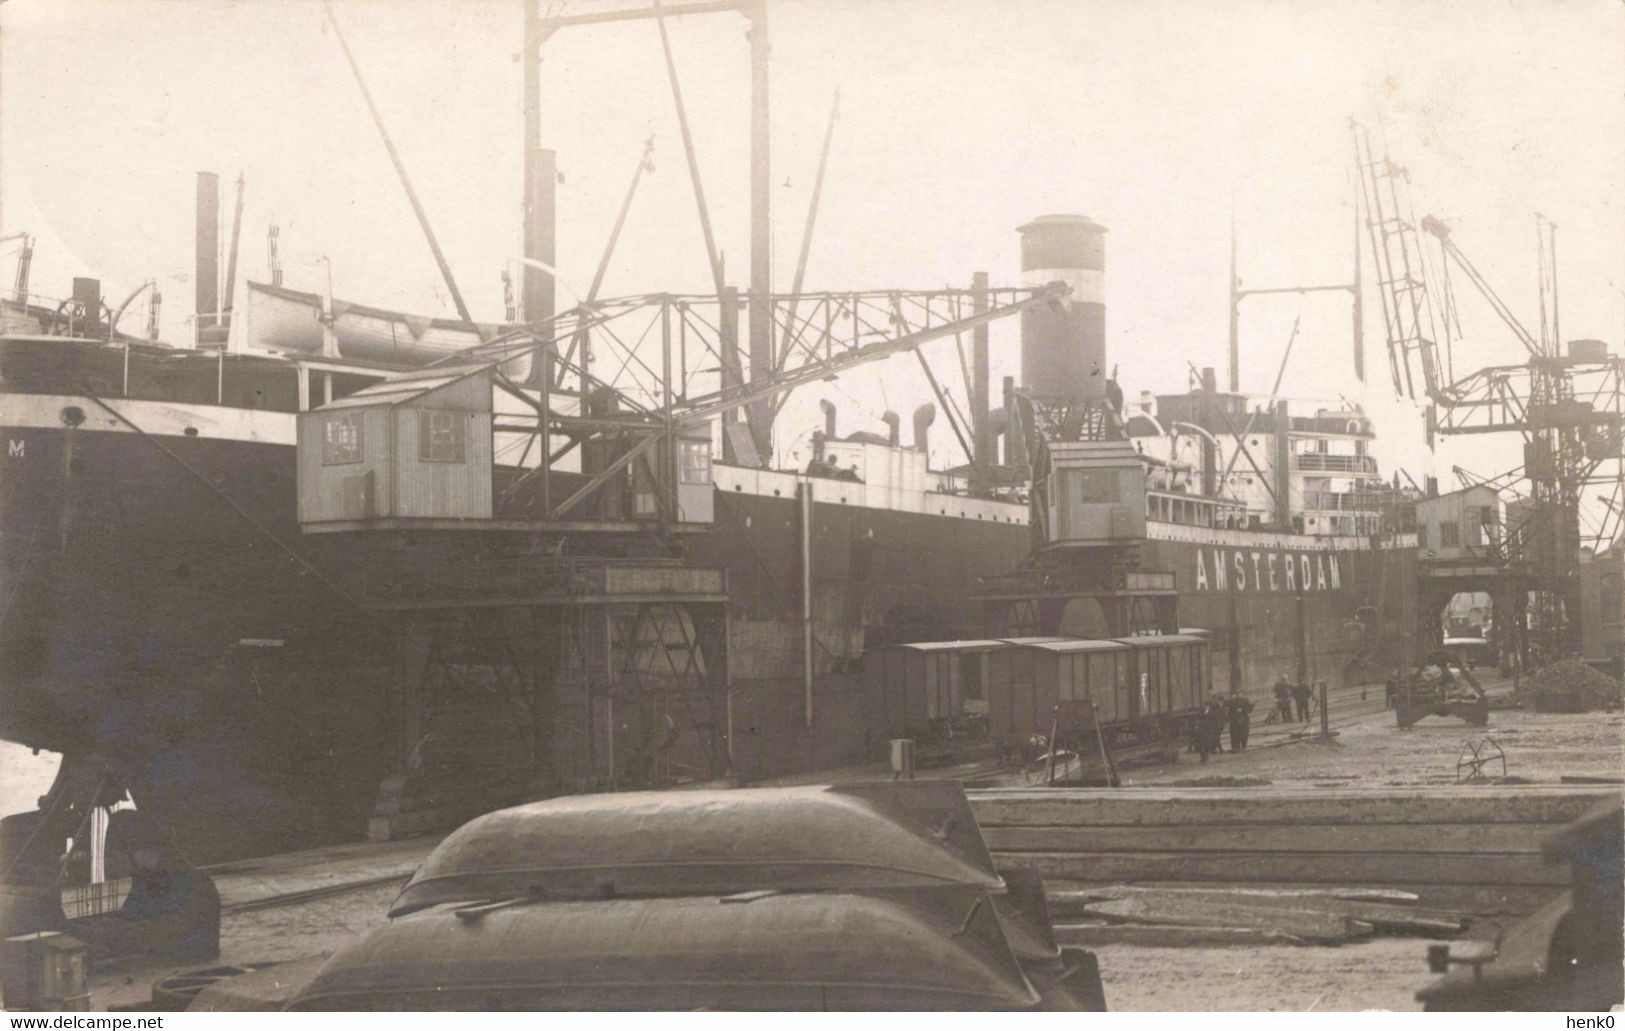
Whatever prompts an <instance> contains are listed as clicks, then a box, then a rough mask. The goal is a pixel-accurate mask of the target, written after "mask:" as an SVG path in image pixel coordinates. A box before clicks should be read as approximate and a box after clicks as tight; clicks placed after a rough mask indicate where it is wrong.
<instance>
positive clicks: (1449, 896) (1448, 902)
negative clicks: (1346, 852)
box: [1044, 878, 1568, 917]
mask: <svg viewBox="0 0 1625 1031" xmlns="http://www.w3.org/2000/svg"><path fill="white" fill-rule="evenodd" d="M1110 886H1111V882H1106V883H1105V884H1097V883H1091V882H1085V881H1074V880H1068V879H1065V878H1045V880H1044V887H1045V890H1046V891H1047V892H1048V893H1049V897H1050V898H1052V899H1053V898H1054V897H1055V895H1056V893H1058V892H1064V891H1093V890H1096V889H1098V888H1101V887H1110ZM1134 886H1135V887H1143V888H1167V889H1172V890H1175V891H1219V890H1223V891H1250V892H1262V891H1274V892H1293V891H1308V892H1317V893H1322V892H1332V893H1336V892H1339V891H1345V890H1350V889H1352V890H1356V891H1359V890H1367V891H1390V890H1394V891H1400V892H1401V894H1402V895H1410V896H1413V897H1415V898H1416V904H1417V905H1420V906H1425V907H1427V908H1429V909H1448V910H1451V911H1452V912H1457V913H1468V914H1471V915H1472V916H1474V917H1519V916H1524V915H1526V914H1529V913H1533V912H1534V911H1535V910H1537V909H1539V908H1540V907H1541V906H1543V905H1545V904H1546V902H1548V901H1549V900H1551V899H1552V897H1553V896H1555V895H1560V894H1562V893H1563V892H1564V891H1565V890H1566V889H1567V887H1568V885H1566V884H1563V885H1555V886H1554V885H1482V884H1425V883H1421V882H1416V883H1411V884H1406V883H1405V882H1403V881H1395V882H1392V888H1388V887H1378V886H1375V885H1370V884H1367V883H1365V882H1363V881H1352V882H1348V883H1343V884H1339V883H1336V882H1331V883H1321V884H1294V885H1278V884H1261V883H1259V882H1257V881H1250V882H1247V881H1226V880H1202V881H1196V882H1191V881H1173V880H1158V879H1155V878H1146V879H1140V878H1135V879H1134ZM1401 889H1403V890H1401ZM1373 901H1389V902H1405V901H1406V899H1404V898H1400V899H1387V900H1378V899H1375V898H1374V899H1373Z"/></svg>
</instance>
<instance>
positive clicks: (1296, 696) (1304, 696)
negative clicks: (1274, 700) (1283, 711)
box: [1292, 680, 1309, 723]
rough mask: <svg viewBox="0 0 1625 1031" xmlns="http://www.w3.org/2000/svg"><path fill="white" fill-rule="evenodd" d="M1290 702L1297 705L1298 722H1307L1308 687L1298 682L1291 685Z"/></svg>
mask: <svg viewBox="0 0 1625 1031" xmlns="http://www.w3.org/2000/svg"><path fill="white" fill-rule="evenodd" d="M1292 700H1293V701H1294V702H1297V703H1298V722H1300V723H1308V722H1309V685H1308V683H1306V682H1305V681H1302V680H1300V681H1298V682H1297V683H1296V684H1293V685H1292Z"/></svg>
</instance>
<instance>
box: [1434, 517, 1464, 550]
mask: <svg viewBox="0 0 1625 1031" xmlns="http://www.w3.org/2000/svg"><path fill="white" fill-rule="evenodd" d="M1439 547H1441V548H1459V547H1461V527H1459V526H1457V525H1456V524H1455V523H1440V524H1439Z"/></svg>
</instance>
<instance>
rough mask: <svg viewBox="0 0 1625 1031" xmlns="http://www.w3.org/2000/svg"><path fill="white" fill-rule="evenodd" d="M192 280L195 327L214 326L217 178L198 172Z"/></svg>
mask: <svg viewBox="0 0 1625 1031" xmlns="http://www.w3.org/2000/svg"><path fill="white" fill-rule="evenodd" d="M196 242H197V250H196V262H195V264H194V273H195V274H194V279H195V280H196V284H195V285H196V288H197V311H196V314H197V326H198V329H199V330H202V329H203V328H205V327H207V326H212V325H214V322H215V320H214V314H215V312H217V311H219V310H220V177H219V176H218V175H215V174H214V173H213V172H199V173H198V174H197V232H196Z"/></svg>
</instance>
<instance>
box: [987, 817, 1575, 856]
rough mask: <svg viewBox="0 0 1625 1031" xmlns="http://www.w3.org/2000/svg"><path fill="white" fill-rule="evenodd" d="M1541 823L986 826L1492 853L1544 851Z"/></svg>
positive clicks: (1193, 845) (1259, 846)
mask: <svg viewBox="0 0 1625 1031" xmlns="http://www.w3.org/2000/svg"><path fill="white" fill-rule="evenodd" d="M1551 831H1552V828H1551V826H1550V825H1547V824H1538V823H1491V824H1479V825H1472V824H1444V825H1432V826H1430V825H1428V824H1416V823H1357V824H1325V823H1302V824H1295V825H1291V826H1275V825H1265V826H1244V825H1239V824H1238V825H1230V826H1218V827H1213V826H1205V825H1204V826H1195V827H1171V826H1147V827H1118V826H1111V827H984V828H983V829H982V835H983V837H985V838H986V839H987V845H988V848H990V849H994V850H998V851H1008V852H1459V853H1471V852H1488V853H1498V854H1512V855H1539V854H1540V848H1541V840H1542V839H1543V838H1544V837H1545V836H1546V835H1548V834H1550V833H1551Z"/></svg>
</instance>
